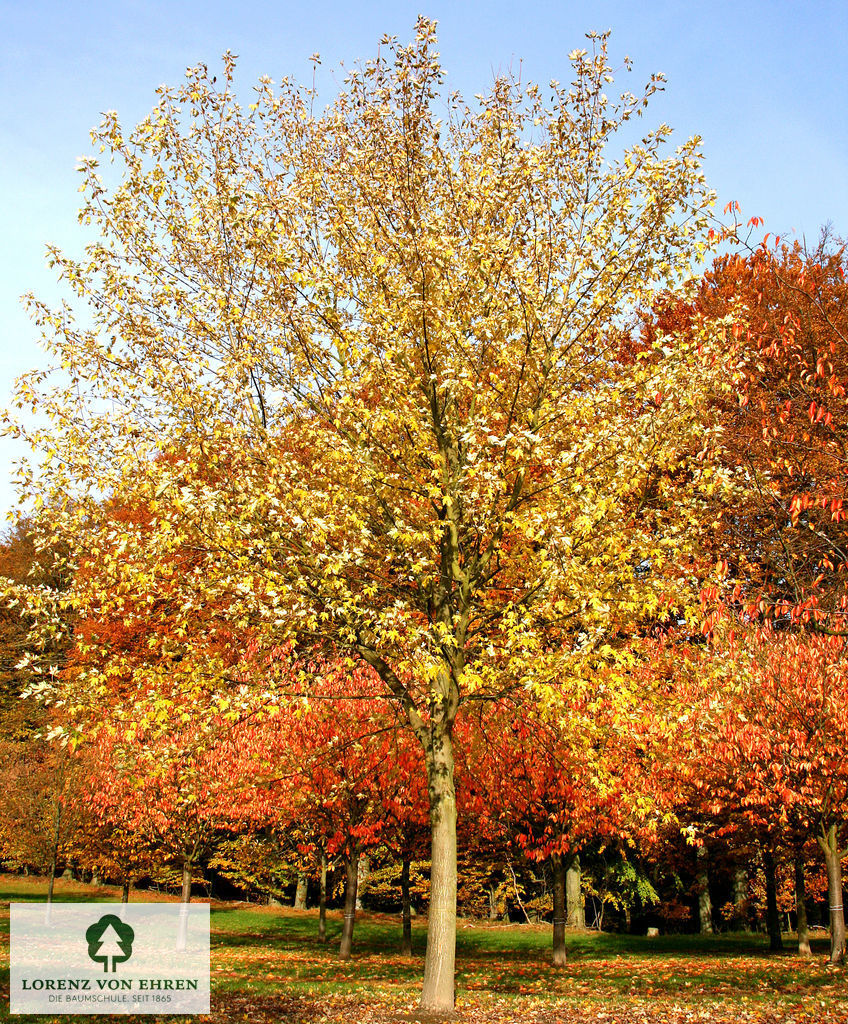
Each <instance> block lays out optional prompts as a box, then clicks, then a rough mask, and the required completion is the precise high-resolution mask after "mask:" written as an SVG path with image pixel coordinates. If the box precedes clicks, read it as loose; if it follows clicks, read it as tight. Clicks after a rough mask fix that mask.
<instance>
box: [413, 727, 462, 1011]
mask: <svg viewBox="0 0 848 1024" xmlns="http://www.w3.org/2000/svg"><path fill="white" fill-rule="evenodd" d="M431 735H432V741H431V743H430V745H429V748H428V749H427V750H426V751H425V752H426V755H427V781H428V791H429V797H430V831H431V850H430V863H431V867H430V910H429V915H428V921H427V955H426V957H425V959H424V986H423V988H422V990H421V1008H422V1009H423V1010H425V1011H426V1012H428V1013H444V1012H446V1011H447V1012H450V1011H452V1010H453V1006H454V965H455V962H456V790H455V788H454V757H453V742H452V740H451V735H450V727H449V726H446V725H444V724H441V725H438V724H436V723H433V724H432V725H431Z"/></svg>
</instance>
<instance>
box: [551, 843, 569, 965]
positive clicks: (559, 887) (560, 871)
mask: <svg viewBox="0 0 848 1024" xmlns="http://www.w3.org/2000/svg"><path fill="white" fill-rule="evenodd" d="M551 866H552V868H553V876H554V929H553V962H554V964H555V966H557V967H564V966H565V963H566V959H567V958H566V952H565V921H566V863H565V861H564V860H563V858H562V857H561V856H560V854H558V853H555V854H553V856H552V857H551Z"/></svg>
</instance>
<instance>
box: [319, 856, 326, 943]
mask: <svg viewBox="0 0 848 1024" xmlns="http://www.w3.org/2000/svg"><path fill="white" fill-rule="evenodd" d="M318 941H319V942H326V941H327V854H326V853H322V854H321V882H320V890H319V893H318Z"/></svg>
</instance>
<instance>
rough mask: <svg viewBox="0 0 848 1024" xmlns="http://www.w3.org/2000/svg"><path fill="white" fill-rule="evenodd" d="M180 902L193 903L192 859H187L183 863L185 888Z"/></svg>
mask: <svg viewBox="0 0 848 1024" xmlns="http://www.w3.org/2000/svg"><path fill="white" fill-rule="evenodd" d="M180 902H182V903H191V861H190V860H187V861H185V863H184V864H183V888H182V896H181V897H180Z"/></svg>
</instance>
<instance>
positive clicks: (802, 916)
mask: <svg viewBox="0 0 848 1024" xmlns="http://www.w3.org/2000/svg"><path fill="white" fill-rule="evenodd" d="M795 917H796V918H797V921H798V955H799V956H812V955H813V954H812V950H811V949H810V932H809V929H808V927H807V886H806V883H805V880H804V855H803V853H801V851H800V850H799V851H798V853H797V854H796V855H795Z"/></svg>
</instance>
